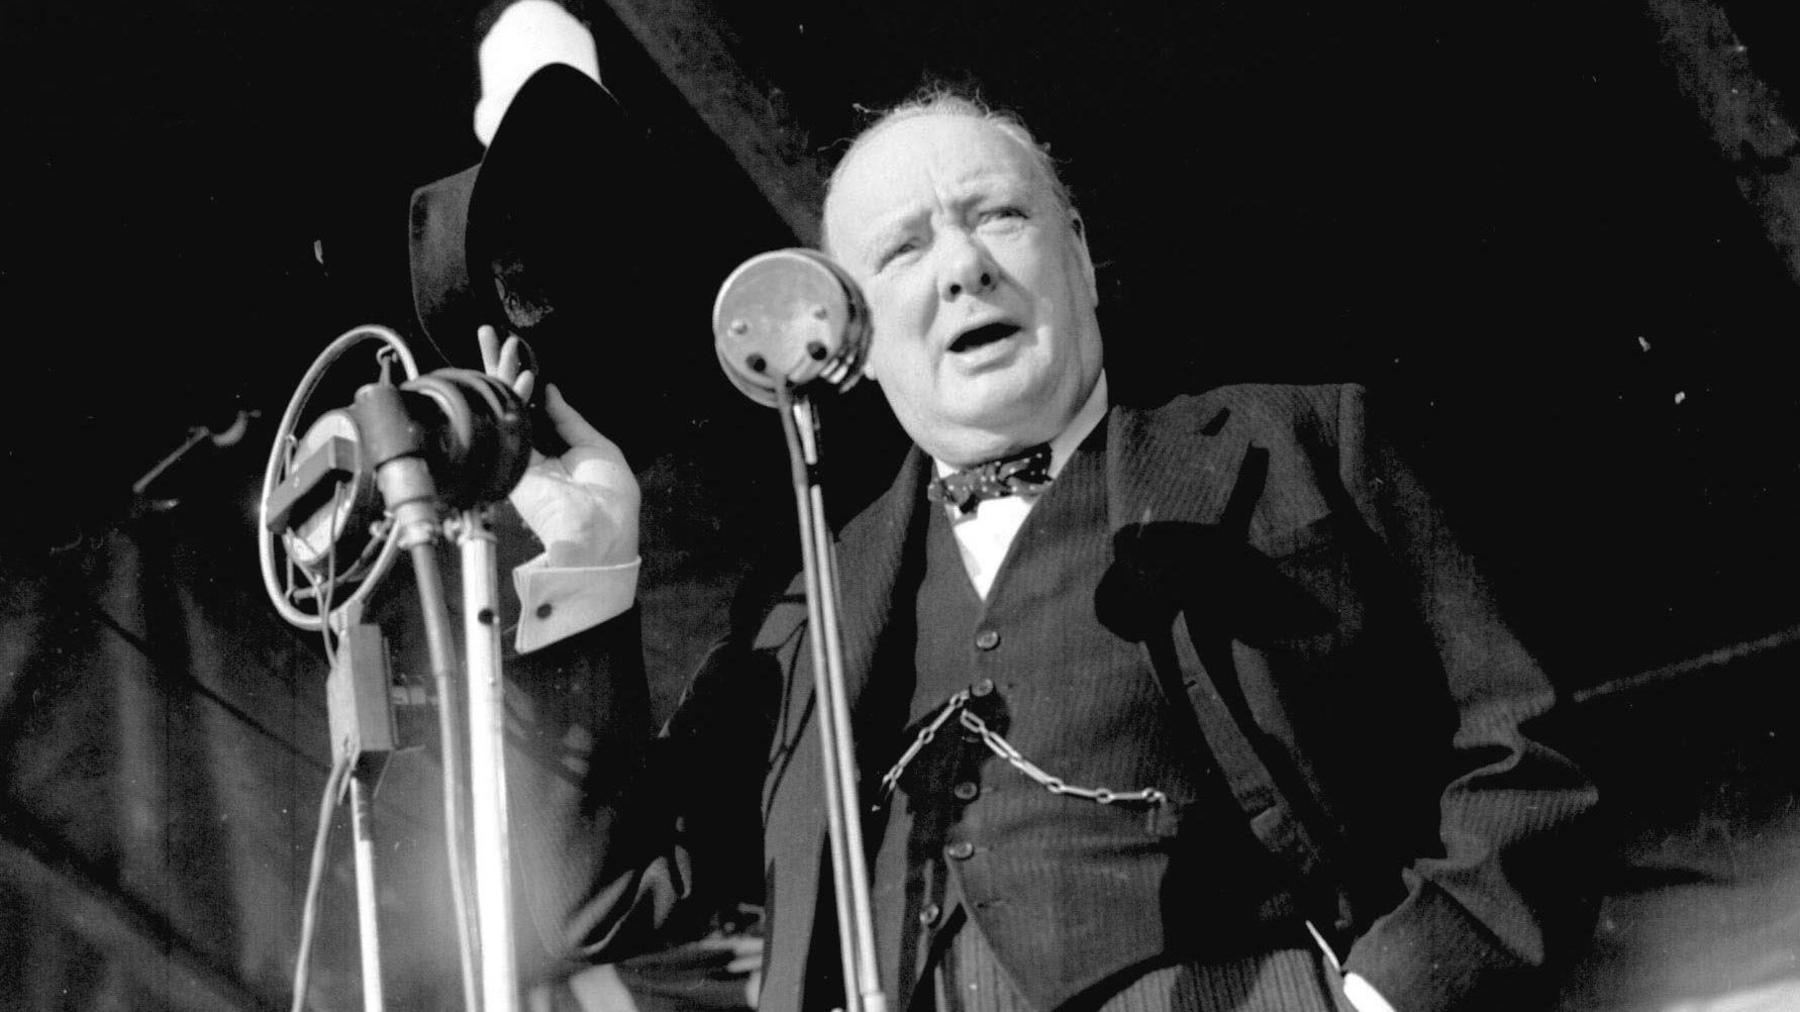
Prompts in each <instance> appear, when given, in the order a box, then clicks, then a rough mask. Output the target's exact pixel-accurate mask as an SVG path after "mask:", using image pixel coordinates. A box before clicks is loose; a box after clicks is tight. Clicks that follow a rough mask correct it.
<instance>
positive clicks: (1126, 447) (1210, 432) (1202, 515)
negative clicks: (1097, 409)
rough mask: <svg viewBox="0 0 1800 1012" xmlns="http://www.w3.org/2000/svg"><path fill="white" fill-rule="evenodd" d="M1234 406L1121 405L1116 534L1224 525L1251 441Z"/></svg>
mask: <svg viewBox="0 0 1800 1012" xmlns="http://www.w3.org/2000/svg"><path fill="white" fill-rule="evenodd" d="M1230 415H1231V409H1230V408H1228V407H1224V406H1221V405H1217V404H1209V403H1208V402H1207V400H1206V399H1205V398H1200V399H1199V402H1198V404H1197V405H1196V404H1195V403H1194V402H1193V401H1186V400H1184V401H1181V402H1176V403H1173V404H1169V405H1163V406H1160V407H1156V408H1138V407H1128V406H1117V405H1115V406H1114V407H1113V409H1112V411H1111V413H1110V417H1109V419H1108V421H1107V437H1106V446H1107V520H1108V524H1109V526H1110V527H1111V529H1112V530H1113V532H1114V533H1115V534H1117V533H1118V532H1120V531H1122V530H1125V529H1127V528H1130V527H1134V526H1135V527H1136V528H1137V529H1143V528H1145V527H1148V526H1149V525H1150V524H1153V523H1170V522H1174V523H1189V524H1199V525H1202V526H1206V527H1212V526H1215V525H1217V524H1218V523H1220V521H1221V520H1222V519H1223V518H1224V516H1225V513H1226V507H1227V505H1228V504H1229V503H1230V501H1231V494H1232V492H1233V491H1234V490H1235V489H1236V488H1237V484H1238V477H1239V475H1240V473H1241V471H1242V469H1243V465H1244V460H1245V456H1246V452H1247V450H1248V443H1247V442H1246V440H1245V439H1244V438H1243V437H1242V436H1241V435H1240V434H1239V432H1238V429H1237V427H1235V426H1232V425H1230V424H1229V423H1230V420H1231V419H1230Z"/></svg>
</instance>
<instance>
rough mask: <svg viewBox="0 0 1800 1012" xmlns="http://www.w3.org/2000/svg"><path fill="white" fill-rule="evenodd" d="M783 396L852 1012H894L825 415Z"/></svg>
mask: <svg viewBox="0 0 1800 1012" xmlns="http://www.w3.org/2000/svg"><path fill="white" fill-rule="evenodd" d="M777 397H778V399H779V402H780V403H779V407H780V409H781V417H782V423H783V425H782V427H783V428H784V429H785V430H786V432H787V436H788V449H789V452H790V454H791V455H792V458H793V460H792V463H793V475H794V499H795V506H796V508H797V509H798V510H799V513H800V542H801V544H800V549H801V559H802V562H803V565H804V567H805V572H806V606H807V621H808V624H809V627H810V629H811V634H810V635H809V636H808V637H807V638H808V640H809V642H810V646H811V649H812V661H813V696H814V700H815V707H814V710H815V713H816V714H817V715H818V718H819V744H820V747H821V749H822V751H823V757H822V758H823V768H824V778H825V795H826V799H825V814H826V827H827V831H828V833H829V836H830V842H831V869H832V884H833V887H834V892H835V898H836V901H837V915H838V944H839V949H840V952H841V955H842V959H843V967H844V1002H845V1010H846V1012H886V1009H887V999H886V997H885V996H884V995H883V993H882V990H881V979H880V972H879V968H878V964H877V961H876V955H875V926H874V914H873V910H872V907H871V904H870V900H869V875H868V868H867V859H866V857H865V853H866V852H865V850H864V848H863V835H862V802H861V800H860V797H859V792H858V790H857V774H856V751H855V745H854V742H853V740H852V735H851V725H850V703H849V700H848V698H847V694H846V692H845V688H844V653H843V645H842V642H841V638H840V635H839V629H838V615H837V594H838V579H837V564H836V559H835V553H834V552H833V550H832V545H831V529H830V527H829V526H828V525H827V523H826V520H825V500H824V493H823V491H822V490H821V488H820V487H819V484H818V482H817V480H816V478H817V473H818V463H819V453H818V417H817V415H816V414H815V413H814V410H813V405H812V403H811V402H810V401H808V400H806V399H805V398H793V397H792V396H791V395H790V394H789V392H788V391H787V390H786V389H785V388H779V389H778V393H777Z"/></svg>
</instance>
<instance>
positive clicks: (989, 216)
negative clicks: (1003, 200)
mask: <svg viewBox="0 0 1800 1012" xmlns="http://www.w3.org/2000/svg"><path fill="white" fill-rule="evenodd" d="M1025 217H1026V214H1025V209H1024V208H1022V207H1016V206H1014V205H1012V204H1005V205H1002V206H1000V207H995V208H990V209H988V210H986V211H983V212H981V220H982V222H983V223H984V224H985V223H987V222H991V221H1015V220H1018V219H1022V218H1025Z"/></svg>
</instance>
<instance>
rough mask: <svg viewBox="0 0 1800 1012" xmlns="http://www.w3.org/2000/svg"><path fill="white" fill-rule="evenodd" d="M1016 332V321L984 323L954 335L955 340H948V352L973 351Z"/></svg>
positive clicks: (1017, 327) (1017, 326)
mask: <svg viewBox="0 0 1800 1012" xmlns="http://www.w3.org/2000/svg"><path fill="white" fill-rule="evenodd" d="M1018 332H1019V325H1018V324H1016V323H1004V322H1002V323H984V324H982V325H981V326H979V327H976V328H974V329H972V330H966V331H964V332H962V333H961V334H958V335H956V340H954V341H951V342H950V352H951V354H957V353H960V352H965V351H974V350H975V349H976V348H983V347H986V346H987V345H990V344H993V343H994V342H995V341H1004V340H1006V339H1007V338H1009V337H1011V336H1013V335H1014V334H1017V333H1018Z"/></svg>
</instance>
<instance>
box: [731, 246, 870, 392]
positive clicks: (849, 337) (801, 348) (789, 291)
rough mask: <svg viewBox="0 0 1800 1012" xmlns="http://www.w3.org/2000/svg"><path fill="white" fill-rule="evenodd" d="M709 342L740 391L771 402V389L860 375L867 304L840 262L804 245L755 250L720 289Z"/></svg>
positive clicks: (833, 383) (844, 384)
mask: <svg viewBox="0 0 1800 1012" xmlns="http://www.w3.org/2000/svg"><path fill="white" fill-rule="evenodd" d="M712 322H713V339H714V340H713V347H714V349H715V350H716V351H717V352H718V354H719V364H720V365H721V366H723V367H724V369H725V375H726V377H727V378H729V379H730V380H731V382H732V384H733V385H735V386H736V387H737V388H738V389H739V390H741V391H743V393H744V395H745V396H747V397H749V398H750V399H751V400H753V401H756V402H757V403H758V404H764V405H767V406H769V407H774V406H775V404H776V393H775V392H776V390H777V389H779V388H781V387H787V388H789V389H798V388H801V387H806V386H812V385H816V384H825V385H828V386H830V387H831V388H832V389H835V390H840V391H842V390H848V389H850V387H852V386H854V385H855V384H856V381H857V380H859V379H861V378H862V364H863V358H864V357H865V356H866V355H867V354H868V350H869V307H868V305H867V304H866V303H864V302H863V297H862V292H861V290H860V289H858V288H857V286H856V282H855V281H854V280H853V279H852V278H851V277H850V275H849V274H846V273H845V272H844V269H843V268H842V267H839V266H838V265H837V264H835V263H833V262H832V261H831V260H830V259H829V258H827V257H826V256H824V255H823V254H821V253H816V252H814V251H812V250H809V249H797V248H796V249H783V250H775V251H773V252H769V253H762V254H758V255H757V256H753V257H751V258H750V259H748V260H746V261H744V262H743V263H742V264H740V265H739V266H738V268H737V270H734V271H732V272H731V275H730V276H729V277H727V278H726V279H725V283H724V284H723V285H721V286H719V297H718V299H717V300H716V301H714V303H713V316H712Z"/></svg>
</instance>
